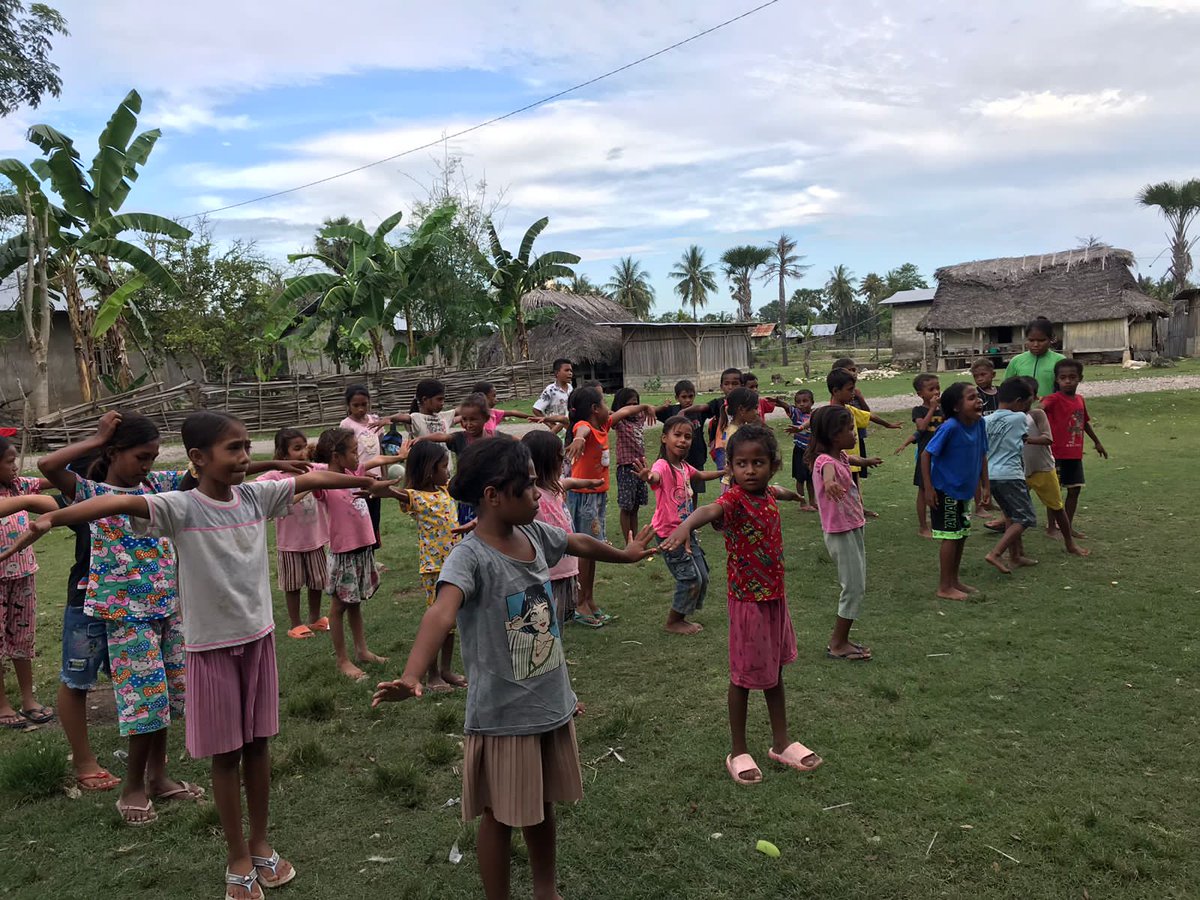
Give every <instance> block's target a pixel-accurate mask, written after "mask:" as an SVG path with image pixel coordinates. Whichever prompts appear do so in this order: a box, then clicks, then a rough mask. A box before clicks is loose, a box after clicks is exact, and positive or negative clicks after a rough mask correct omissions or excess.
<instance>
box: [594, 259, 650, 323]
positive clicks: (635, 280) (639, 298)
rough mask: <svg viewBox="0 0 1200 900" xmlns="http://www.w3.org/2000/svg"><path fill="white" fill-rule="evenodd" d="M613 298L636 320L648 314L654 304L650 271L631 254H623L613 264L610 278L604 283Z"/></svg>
mask: <svg viewBox="0 0 1200 900" xmlns="http://www.w3.org/2000/svg"><path fill="white" fill-rule="evenodd" d="M605 287H606V288H607V289H608V292H609V294H610V295H611V296H612V298H613V299H614V300H616V301H617V302H618V303H620V304H621V305H622V306H623V307H625V308H626V309H627V310H629V314H630V315H631V316H633V318H635V319H637V320H638V321H642V320H644V319H646V318H647V317H648V316H649V315H650V308H651V307H653V306H654V286H653V285H651V284H650V273H649V272H647V271H646V270H645V269H643V268H642V267H641V264H640V263H639V262H638V261H637V260H635V259H634V258H633V257H632V256H623V257H621V261H620V262H618V263H617V264H616V265H615V266H613V273H612V278H610V279H609V280H608V284H606V285H605Z"/></svg>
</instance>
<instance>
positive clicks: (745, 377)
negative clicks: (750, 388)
mask: <svg viewBox="0 0 1200 900" xmlns="http://www.w3.org/2000/svg"><path fill="white" fill-rule="evenodd" d="M752 381H758V376H757V375H755V374H754V373H753V372H743V373H742V384H749V383H750V382H752Z"/></svg>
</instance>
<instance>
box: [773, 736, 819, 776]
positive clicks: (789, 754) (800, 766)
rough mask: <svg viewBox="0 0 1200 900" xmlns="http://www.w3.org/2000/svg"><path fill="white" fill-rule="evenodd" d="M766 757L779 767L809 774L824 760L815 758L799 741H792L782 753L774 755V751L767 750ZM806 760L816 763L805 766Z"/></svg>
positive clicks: (815, 755)
mask: <svg viewBox="0 0 1200 900" xmlns="http://www.w3.org/2000/svg"><path fill="white" fill-rule="evenodd" d="M767 755H768V756H769V757H771V759H772V760H773V761H775V762H777V763H779V764H780V765H781V766H787V767H788V768H789V769H795V770H796V771H797V772H811V771H812V770H813V769H815V768H816V767H817V766H819V765H821V763H823V762H825V760H823V759H821V757H819V756H817V754H815V753H814V752H813V751H811V750H809V749H808V748H807V747H805V746H804V745H803V744H801V743H800V742H799V741H793V742H792V743H790V744H788V745H787V747H785V748H784V750H783V752H782V753H776V752H775V751H774V750H768V751H767ZM806 759H815V760H816V762H814V763H810V764H809V765H805V764H804V761H805V760H806Z"/></svg>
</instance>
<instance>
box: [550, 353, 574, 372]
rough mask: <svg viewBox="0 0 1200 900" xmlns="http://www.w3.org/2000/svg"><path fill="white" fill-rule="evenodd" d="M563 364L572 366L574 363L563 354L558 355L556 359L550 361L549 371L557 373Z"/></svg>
mask: <svg viewBox="0 0 1200 900" xmlns="http://www.w3.org/2000/svg"><path fill="white" fill-rule="evenodd" d="M563 366H571V367H572V368H573V367H574V363H572V362H571V361H570V360H569V359H567V358H566V357H565V356H560V357H559V358H558V359H556V360H555V361H554V362H552V363H551V364H550V371H551V372H553V373H554V374H555V375H557V374H558V370H559V369H561V368H562V367H563Z"/></svg>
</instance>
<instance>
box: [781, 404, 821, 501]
mask: <svg viewBox="0 0 1200 900" xmlns="http://www.w3.org/2000/svg"><path fill="white" fill-rule="evenodd" d="M792 400H793V405H792V407H791V408H790V409H789V411H788V416H789V417H790V418H791V420H792V424H791V425H789V426H788V427H787V432H788V434H790V435H791V436H792V443H793V444H794V445H795V446H793V447H792V478H794V479H795V480H796V493H797V494H799V495H800V498H801V499H802V500H803V499H804V497H805V496H806V495H805V493H804V491H805V487H806V486H807V488H808V494H807V497H808V499H807V500H805V502H804V505H803V506H801V507H800V508H801V509H802V510H804V511H806V512H816V509H817V492H816V489H815V488H814V487H813V481H812V472H810V471H809V469H808V465H807V464H806V463H805V462H804V454H805V453H806V452H807V451H808V439H809V438H810V437H811V436H812V432H811V431H810V430H809V420H810V419H812V408H813V402H814V401H815V400H816V398H815V397H813V392H812V391H810V390H809V389H808V388H801V389H800V390H798V391H796V396H795V397H793V398H792Z"/></svg>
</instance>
